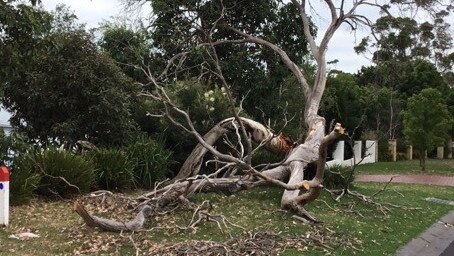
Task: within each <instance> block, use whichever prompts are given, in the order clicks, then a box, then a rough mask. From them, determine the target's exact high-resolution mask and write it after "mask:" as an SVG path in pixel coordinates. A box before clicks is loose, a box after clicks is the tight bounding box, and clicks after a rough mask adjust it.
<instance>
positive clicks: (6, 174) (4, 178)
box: [0, 166, 9, 182]
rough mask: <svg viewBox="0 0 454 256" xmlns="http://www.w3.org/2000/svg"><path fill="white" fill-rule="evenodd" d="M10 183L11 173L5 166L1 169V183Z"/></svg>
mask: <svg viewBox="0 0 454 256" xmlns="http://www.w3.org/2000/svg"><path fill="white" fill-rule="evenodd" d="M2 181H9V171H8V168H6V167H5V166H2V167H0V182H2Z"/></svg>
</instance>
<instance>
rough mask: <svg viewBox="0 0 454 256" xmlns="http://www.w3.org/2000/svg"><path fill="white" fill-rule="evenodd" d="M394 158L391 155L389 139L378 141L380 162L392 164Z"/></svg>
mask: <svg viewBox="0 0 454 256" xmlns="http://www.w3.org/2000/svg"><path fill="white" fill-rule="evenodd" d="M391 160H392V156H391V154H390V153H389V142H388V140H387V139H384V138H383V139H380V140H379V141H378V161H379V162H390V161H391Z"/></svg>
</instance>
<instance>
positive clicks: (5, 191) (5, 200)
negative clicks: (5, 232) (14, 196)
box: [0, 166, 9, 226]
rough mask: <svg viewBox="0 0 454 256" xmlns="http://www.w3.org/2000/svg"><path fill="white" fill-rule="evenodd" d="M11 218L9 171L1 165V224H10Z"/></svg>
mask: <svg viewBox="0 0 454 256" xmlns="http://www.w3.org/2000/svg"><path fill="white" fill-rule="evenodd" d="M8 220H9V171H8V168H6V167H5V166H2V167H0V226H2V225H4V226H8Z"/></svg>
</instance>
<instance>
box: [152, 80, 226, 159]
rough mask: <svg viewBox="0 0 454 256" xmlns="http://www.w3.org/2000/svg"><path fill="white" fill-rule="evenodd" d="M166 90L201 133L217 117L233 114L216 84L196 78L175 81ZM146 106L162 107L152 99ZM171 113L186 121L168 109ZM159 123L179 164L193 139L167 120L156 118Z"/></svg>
mask: <svg viewBox="0 0 454 256" xmlns="http://www.w3.org/2000/svg"><path fill="white" fill-rule="evenodd" d="M167 94H168V96H169V97H170V99H171V100H172V101H173V102H174V103H175V104H176V105H177V106H178V107H180V108H181V109H183V110H186V111H188V113H189V114H190V116H191V120H192V122H193V124H194V127H195V129H196V130H197V131H198V132H199V133H200V134H202V135H203V134H205V133H206V132H207V131H209V129H211V128H212V127H213V126H214V125H215V124H216V123H218V122H219V121H221V120H223V119H225V118H228V117H231V116H232V115H233V114H232V107H231V106H230V103H229V101H228V98H227V96H226V91H225V89H223V88H219V87H217V86H216V87H208V86H205V85H203V84H201V83H199V82H198V81H196V80H187V81H178V82H176V83H174V84H171V85H169V87H168V88H167ZM150 108H151V109H150V111H149V112H151V113H155V112H156V111H157V112H158V113H159V111H161V112H160V113H162V111H164V110H163V105H162V104H161V103H160V102H154V105H150ZM172 115H173V116H174V117H175V119H176V120H177V121H180V122H181V123H183V124H186V120H185V119H184V117H183V116H181V115H180V114H178V113H174V112H172ZM159 126H160V128H159V129H160V133H161V134H162V136H164V137H165V138H166V140H165V142H166V145H167V147H168V148H170V150H172V151H173V152H175V160H176V161H178V162H180V163H181V164H182V163H183V161H184V160H185V159H186V157H187V155H188V154H189V152H191V150H192V149H193V148H194V146H195V145H196V144H197V141H196V139H195V138H194V137H193V136H192V134H189V133H187V132H186V131H184V130H182V129H180V128H178V127H175V126H174V125H173V124H172V123H171V122H170V121H168V120H165V119H160V124H159Z"/></svg>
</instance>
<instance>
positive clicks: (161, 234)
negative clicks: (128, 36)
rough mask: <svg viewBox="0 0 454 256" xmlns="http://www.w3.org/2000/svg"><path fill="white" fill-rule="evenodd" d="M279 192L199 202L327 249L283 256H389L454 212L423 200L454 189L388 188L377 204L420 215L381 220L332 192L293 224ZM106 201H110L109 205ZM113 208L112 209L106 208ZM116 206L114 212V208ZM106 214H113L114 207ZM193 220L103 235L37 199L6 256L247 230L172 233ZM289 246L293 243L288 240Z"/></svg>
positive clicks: (4, 233)
mask: <svg viewBox="0 0 454 256" xmlns="http://www.w3.org/2000/svg"><path fill="white" fill-rule="evenodd" d="M381 186H382V185H379V184H364V183H361V184H356V186H355V187H354V189H355V190H357V191H360V192H361V193H364V194H366V195H371V194H373V193H374V192H376V191H377V190H379V189H380V188H381ZM281 193H282V192H281V190H280V189H278V188H259V189H255V190H251V191H244V192H241V193H238V194H236V195H233V196H230V197H226V196H221V195H216V194H203V195H197V196H196V197H195V198H194V201H196V202H199V203H201V202H202V201H203V200H210V201H211V202H212V204H213V210H212V213H222V214H224V215H225V216H226V217H227V218H228V220H230V221H231V222H233V223H235V224H237V225H239V226H242V227H244V228H246V229H247V230H252V231H254V232H263V231H267V232H272V233H278V234H279V235H280V237H282V238H284V239H290V240H291V239H293V241H295V239H298V238H302V237H307V236H308V235H309V236H318V237H319V239H321V240H322V241H324V242H325V243H326V244H327V245H328V246H329V248H322V247H317V246H315V245H312V244H304V243H302V242H301V241H300V242H297V243H292V244H289V246H287V248H286V249H283V250H282V251H281V252H280V254H281V255H301V254H302V251H304V254H305V255H326V254H327V253H332V254H334V255H389V254H392V253H393V252H395V251H396V250H397V249H398V248H399V247H400V246H401V245H403V244H405V243H407V242H408V241H410V240H411V239H412V238H414V237H416V236H417V235H418V234H419V233H421V232H422V231H423V230H425V229H426V228H427V227H429V226H430V225H431V224H432V223H434V222H435V221H436V220H438V219H439V218H440V217H441V216H443V215H444V214H446V213H447V212H448V211H450V210H453V209H454V207H452V206H448V205H440V204H436V203H432V202H426V201H424V198H426V197H437V198H441V199H452V198H454V189H452V188H447V187H434V186H418V185H398V184H390V185H389V187H388V189H387V190H386V191H384V192H383V193H381V194H379V196H378V198H377V199H378V200H379V201H382V202H392V203H394V204H399V205H405V206H408V207H420V208H421V209H420V210H406V209H400V208H390V209H391V211H389V212H386V214H383V213H382V212H381V211H379V210H378V209H377V207H376V206H373V205H370V204H364V203H362V202H360V201H358V200H356V199H352V198H344V199H342V201H341V203H335V202H333V201H332V200H331V199H330V197H329V195H328V194H327V193H323V195H322V197H321V198H320V200H317V201H316V202H315V203H312V204H311V205H309V206H308V207H307V210H308V211H309V212H311V213H312V214H314V215H315V216H317V218H319V219H320V220H322V221H323V222H324V223H323V224H320V225H316V226H313V225H308V224H304V223H301V222H299V221H297V220H295V219H292V218H291V214H289V213H287V212H284V211H281V210H279V203H280V196H281ZM107 201H108V200H107ZM106 204H109V202H106ZM109 207H110V208H109ZM109 207H107V208H105V209H107V211H106V212H104V213H98V214H101V215H102V214H104V215H110V214H111V211H112V210H115V209H116V208H115V206H114V205H113V204H112V205H111V206H109ZM191 215H192V213H191V212H188V211H184V210H178V211H177V212H176V213H173V214H167V215H161V216H157V217H155V218H154V219H152V220H151V221H150V227H160V228H158V229H155V230H152V231H145V232H138V233H134V234H131V233H123V234H116V233H109V232H100V231H97V230H94V229H91V228H88V227H85V226H84V225H82V221H81V219H80V218H79V216H78V215H77V214H76V213H75V212H73V210H72V202H71V201H58V202H45V201H42V200H35V201H34V202H33V203H31V204H29V205H25V206H18V207H12V209H11V220H10V226H8V227H7V228H0V245H1V250H0V255H74V254H80V253H83V254H117V255H131V254H134V253H135V252H136V248H138V249H139V250H140V253H141V254H142V253H147V252H148V251H149V249H150V248H156V247H159V246H162V245H164V244H173V243H176V242H183V241H187V240H189V239H197V240H213V241H226V240H229V239H231V237H238V236H242V235H244V233H245V231H243V230H242V229H240V228H237V227H231V228H230V229H229V230H228V231H227V230H226V229H224V230H223V232H221V231H220V230H219V228H218V227H217V226H216V225H215V224H214V223H202V225H201V226H200V228H199V229H197V231H196V232H191V231H182V230H179V229H176V228H173V229H167V228H165V227H166V226H174V224H178V225H180V226H184V225H187V224H188V222H189V220H190V218H191ZM26 231H30V232H33V233H36V234H39V235H40V237H39V238H33V239H29V240H16V239H11V238H8V237H9V236H10V235H11V234H16V233H20V232H26ZM290 240H289V241H290Z"/></svg>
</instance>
